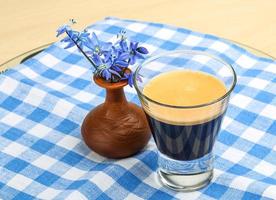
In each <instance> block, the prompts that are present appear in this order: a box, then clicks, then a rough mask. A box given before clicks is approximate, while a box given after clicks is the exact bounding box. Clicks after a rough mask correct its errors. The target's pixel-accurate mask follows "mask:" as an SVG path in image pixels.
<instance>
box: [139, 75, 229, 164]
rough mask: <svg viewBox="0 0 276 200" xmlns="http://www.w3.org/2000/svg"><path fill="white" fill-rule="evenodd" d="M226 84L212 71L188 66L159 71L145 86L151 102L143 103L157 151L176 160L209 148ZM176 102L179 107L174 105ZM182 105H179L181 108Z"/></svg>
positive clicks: (218, 122) (201, 153)
mask: <svg viewBox="0 0 276 200" xmlns="http://www.w3.org/2000/svg"><path fill="white" fill-rule="evenodd" d="M226 91H227V89H226V87H225V85H224V84H223V83H222V82H221V81H220V80H219V79H217V78H215V77H214V76H212V75H209V74H207V73H203V72H196V71H191V70H177V71H170V72H166V73H163V74H160V75H158V76H156V77H154V78H153V79H151V80H150V81H149V82H148V83H147V84H146V86H145V87H144V90H143V94H144V95H145V96H147V97H148V98H150V99H152V100H153V101H156V102H160V103H163V104H166V105H170V106H161V105H159V104H157V103H154V102H149V103H148V104H147V105H144V110H145V112H146V115H147V118H148V121H149V124H150V127H151V131H152V134H153V137H154V140H155V142H156V145H157V148H158V149H159V151H160V152H161V153H163V154H165V155H166V156H168V157H170V158H172V159H176V160H194V159H198V158H201V157H203V156H205V155H207V154H208V153H210V152H211V151H212V148H213V145H214V142H215V140H216V136H217V134H218V131H219V129H220V125H221V121H222V118H223V115H224V113H225V110H226V108H225V107H223V106H224V105H225V104H223V103H222V102H221V101H219V102H216V103H212V104H210V105H207V106H199V107H196V106H198V105H202V104H208V103H210V102H213V101H215V100H217V99H219V98H220V97H222V96H223V95H224V94H225V93H226ZM174 106H178V107H174ZM180 107H181V108H180Z"/></svg>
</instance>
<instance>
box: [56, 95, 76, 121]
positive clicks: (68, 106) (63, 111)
mask: <svg viewBox="0 0 276 200" xmlns="http://www.w3.org/2000/svg"><path fill="white" fill-rule="evenodd" d="M74 106H75V105H74V104H72V103H70V102H68V101H65V100H63V99H60V100H58V102H57V103H56V105H55V107H54V109H53V110H52V113H54V114H56V115H58V116H60V117H63V118H67V116H68V115H69V113H70V112H71V111H72V109H73V108H74Z"/></svg>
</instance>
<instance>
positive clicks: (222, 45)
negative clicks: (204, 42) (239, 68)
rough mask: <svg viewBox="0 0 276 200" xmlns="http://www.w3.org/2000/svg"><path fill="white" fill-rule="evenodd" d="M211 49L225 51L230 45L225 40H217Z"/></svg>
mask: <svg viewBox="0 0 276 200" xmlns="http://www.w3.org/2000/svg"><path fill="white" fill-rule="evenodd" d="M210 49H214V50H217V51H219V52H224V51H226V50H227V49H229V45H227V44H225V43H223V42H220V41H216V42H214V43H213V44H212V45H211V46H210Z"/></svg>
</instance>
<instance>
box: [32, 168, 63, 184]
mask: <svg viewBox="0 0 276 200" xmlns="http://www.w3.org/2000/svg"><path fill="white" fill-rule="evenodd" d="M58 179H59V177H58V176H57V175H55V174H53V173H51V172H48V171H45V172H43V174H41V175H40V176H39V177H37V178H36V181H37V182H39V183H41V184H43V185H46V186H51V185H53V183H54V182H56V181H57V180H58Z"/></svg>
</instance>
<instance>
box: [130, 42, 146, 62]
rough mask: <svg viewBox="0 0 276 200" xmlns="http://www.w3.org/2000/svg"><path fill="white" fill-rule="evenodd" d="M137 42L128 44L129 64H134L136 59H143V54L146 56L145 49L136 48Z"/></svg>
mask: <svg viewBox="0 0 276 200" xmlns="http://www.w3.org/2000/svg"><path fill="white" fill-rule="evenodd" d="M138 44H139V43H138V42H130V52H129V64H131V65H133V64H135V63H136V59H144V56H143V54H148V53H149V52H148V50H147V49H146V48H145V47H138Z"/></svg>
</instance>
